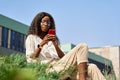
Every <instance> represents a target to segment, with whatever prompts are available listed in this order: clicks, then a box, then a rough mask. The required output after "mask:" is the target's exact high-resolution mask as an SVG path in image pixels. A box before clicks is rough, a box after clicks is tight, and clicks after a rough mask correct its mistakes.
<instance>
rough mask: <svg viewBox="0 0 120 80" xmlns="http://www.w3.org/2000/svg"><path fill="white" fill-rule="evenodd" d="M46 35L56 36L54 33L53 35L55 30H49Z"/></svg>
mask: <svg viewBox="0 0 120 80" xmlns="http://www.w3.org/2000/svg"><path fill="white" fill-rule="evenodd" d="M48 34H53V35H55V34H56V33H55V29H49V31H48Z"/></svg>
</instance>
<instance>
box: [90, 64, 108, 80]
mask: <svg viewBox="0 0 120 80" xmlns="http://www.w3.org/2000/svg"><path fill="white" fill-rule="evenodd" d="M88 77H91V78H92V80H106V79H105V77H104V76H103V74H102V73H101V71H100V70H99V68H98V67H97V66H96V65H95V64H89V65H88Z"/></svg>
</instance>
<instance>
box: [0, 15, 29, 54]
mask: <svg viewBox="0 0 120 80" xmlns="http://www.w3.org/2000/svg"><path fill="white" fill-rule="evenodd" d="M27 30H28V26H27V25H25V24H23V23H20V22H18V21H15V20H13V19H11V18H8V17H6V16H4V15H1V14H0V47H1V48H0V51H1V52H0V53H1V54H2V53H6V54H9V53H11V52H14V51H15V52H16V51H17V52H21V53H24V52H25V46H24V43H25V38H26V33H27Z"/></svg>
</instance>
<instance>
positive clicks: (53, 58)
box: [25, 35, 105, 80]
mask: <svg viewBox="0 0 120 80" xmlns="http://www.w3.org/2000/svg"><path fill="white" fill-rule="evenodd" d="M41 42H42V39H41V38H40V37H38V36H36V35H29V36H28V37H27V39H26V43H25V45H26V57H27V62H37V60H36V59H32V58H30V55H31V54H33V53H34V50H35V49H36V48H37V45H38V44H40V43H41ZM39 58H40V62H41V63H50V64H51V65H52V68H49V69H47V72H51V71H57V72H61V71H66V70H68V68H69V67H70V66H77V65H78V64H80V63H82V62H88V47H87V44H85V43H82V44H79V45H77V46H76V47H74V48H73V49H72V50H71V51H70V52H68V53H67V54H66V55H65V56H64V57H63V58H61V59H60V58H59V57H58V55H57V52H56V49H55V47H54V45H53V43H52V42H51V41H49V42H48V43H47V44H45V45H44V46H43V48H42V50H41V52H40V55H39ZM88 76H89V77H91V78H92V80H105V78H104V76H103V75H102V73H101V72H100V70H99V69H98V67H97V66H96V65H94V64H89V65H88ZM76 78H78V77H77V76H76Z"/></svg>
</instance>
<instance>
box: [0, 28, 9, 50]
mask: <svg viewBox="0 0 120 80" xmlns="http://www.w3.org/2000/svg"><path fill="white" fill-rule="evenodd" d="M1 46H2V47H5V48H7V46H8V29H7V28H5V27H3V28H2V45H1Z"/></svg>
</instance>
